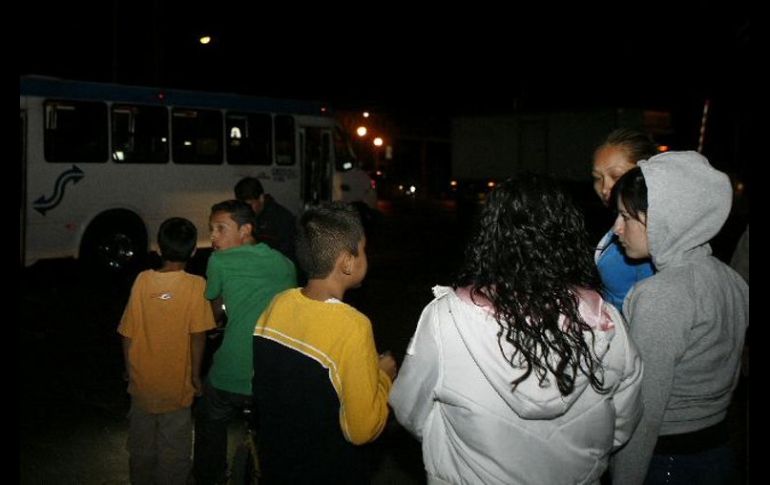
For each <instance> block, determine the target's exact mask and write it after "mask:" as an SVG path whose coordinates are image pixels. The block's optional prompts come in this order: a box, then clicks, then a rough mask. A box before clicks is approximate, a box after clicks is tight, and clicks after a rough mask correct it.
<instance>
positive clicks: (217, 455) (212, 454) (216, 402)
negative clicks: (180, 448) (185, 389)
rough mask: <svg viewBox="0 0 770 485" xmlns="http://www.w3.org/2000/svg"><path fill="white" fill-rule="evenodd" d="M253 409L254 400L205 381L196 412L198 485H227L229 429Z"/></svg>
mask: <svg viewBox="0 0 770 485" xmlns="http://www.w3.org/2000/svg"><path fill="white" fill-rule="evenodd" d="M250 405H251V396H249V395H245V394H236V393H233V392H228V391H223V390H222V389H217V388H216V387H214V386H212V385H211V383H210V382H209V381H208V379H207V380H206V382H205V384H204V386H203V396H202V397H201V398H200V401H199V402H198V404H197V406H196V408H195V443H194V451H193V475H194V476H195V483H196V485H214V484H217V483H224V482H225V479H226V474H227V425H228V424H229V423H230V421H231V420H232V419H233V418H234V417H239V416H241V415H242V411H243V408H245V407H247V406H250Z"/></svg>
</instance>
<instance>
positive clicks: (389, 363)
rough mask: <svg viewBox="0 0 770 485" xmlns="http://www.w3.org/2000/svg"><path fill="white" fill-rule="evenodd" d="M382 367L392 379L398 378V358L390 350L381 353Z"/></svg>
mask: <svg viewBox="0 0 770 485" xmlns="http://www.w3.org/2000/svg"><path fill="white" fill-rule="evenodd" d="M380 369H382V370H383V371H384V372H385V373H386V374H387V375H388V377H390V380H394V379H395V378H396V374H397V373H398V366H397V365H396V359H394V358H393V354H391V353H390V351H387V352H384V353H382V354H380Z"/></svg>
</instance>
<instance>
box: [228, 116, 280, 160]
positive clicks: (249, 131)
mask: <svg viewBox="0 0 770 485" xmlns="http://www.w3.org/2000/svg"><path fill="white" fill-rule="evenodd" d="M225 129H226V133H227V163H230V164H232V165H250V164H254V165H271V164H272V163H273V149H272V139H273V125H272V122H271V119H270V115H269V114H246V113H227V116H226V118H225Z"/></svg>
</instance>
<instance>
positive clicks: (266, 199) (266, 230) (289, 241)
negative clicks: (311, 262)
mask: <svg viewBox="0 0 770 485" xmlns="http://www.w3.org/2000/svg"><path fill="white" fill-rule="evenodd" d="M235 198H236V199H238V200H242V201H244V202H246V203H247V204H249V205H250V206H251V208H252V209H253V210H254V214H256V215H257V226H256V228H255V230H254V237H255V238H256V240H257V242H264V243H266V244H267V245H268V246H270V247H271V248H273V249H277V250H278V251H280V252H281V253H283V255H284V256H286V257H287V258H289V259H291V260H292V261H293V262H295V264H296V258H295V253H294V236H295V234H296V232H297V229H296V227H295V224H296V220H295V218H294V214H292V213H291V212H290V211H289V210H288V209H287V208H285V207H284V206H282V205H281V204H279V203H278V202H276V201H275V199H274V198H273V197H272V196H271V195H270V194H266V193H265V189H264V188H263V187H262V182H260V181H259V179H258V178H256V177H244V178H242V179H241V180H240V181H239V182H238V183H237V184H235Z"/></svg>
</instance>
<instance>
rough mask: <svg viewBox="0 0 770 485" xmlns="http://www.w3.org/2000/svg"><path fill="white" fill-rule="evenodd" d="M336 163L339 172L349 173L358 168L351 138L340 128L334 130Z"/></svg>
mask: <svg viewBox="0 0 770 485" xmlns="http://www.w3.org/2000/svg"><path fill="white" fill-rule="evenodd" d="M334 163H335V168H336V170H337V171H338V172H347V171H348V170H351V169H352V168H353V167H356V166H358V163H357V161H356V154H355V152H353V147H352V146H351V144H350V138H349V137H348V136H347V135H346V134H345V133H344V132H343V131H342V130H341V129H340V128H339V127H335V129H334Z"/></svg>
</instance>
